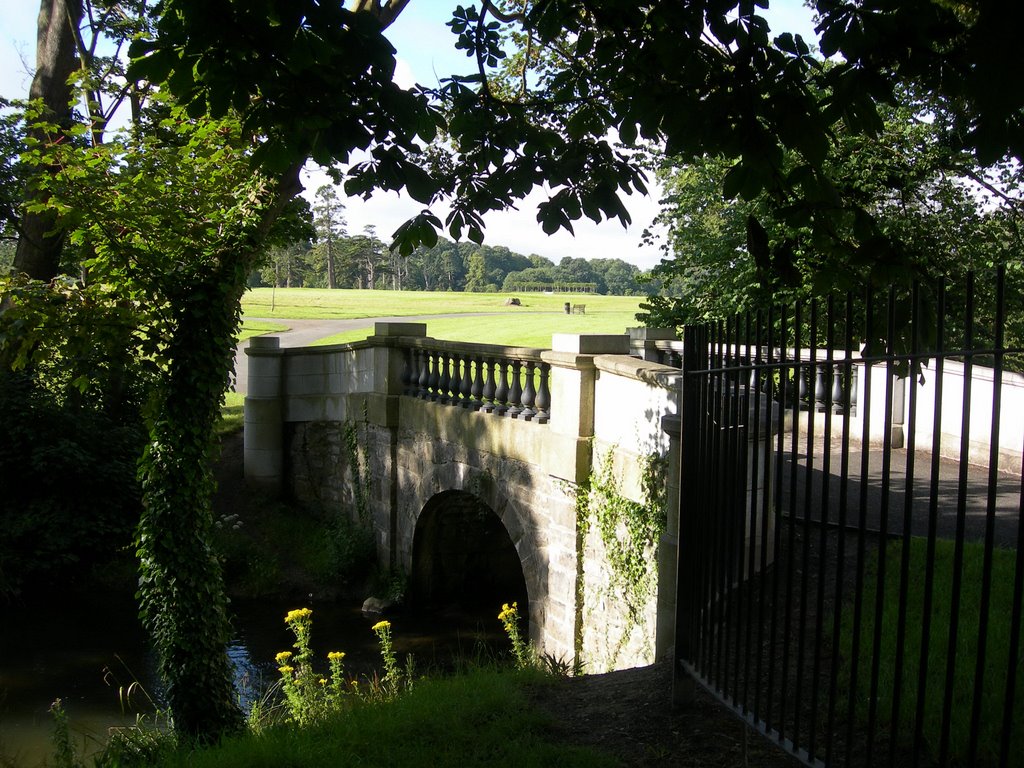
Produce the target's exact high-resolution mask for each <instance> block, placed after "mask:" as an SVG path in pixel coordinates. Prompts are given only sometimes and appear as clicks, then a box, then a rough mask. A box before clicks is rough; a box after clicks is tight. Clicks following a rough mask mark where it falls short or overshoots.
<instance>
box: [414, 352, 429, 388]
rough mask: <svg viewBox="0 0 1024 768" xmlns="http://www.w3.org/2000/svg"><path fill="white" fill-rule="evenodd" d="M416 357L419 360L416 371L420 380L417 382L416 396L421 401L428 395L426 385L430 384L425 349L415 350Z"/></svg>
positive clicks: (427, 357)
mask: <svg viewBox="0 0 1024 768" xmlns="http://www.w3.org/2000/svg"><path fill="white" fill-rule="evenodd" d="M416 356H417V357H419V358H420V366H419V369H418V370H419V372H420V378H419V381H418V382H417V385H418V386H417V390H416V396H417V397H419V398H420V399H421V400H424V399H426V398H427V395H428V394H429V390H428V389H427V384H428V383H429V382H430V355H429V354H428V353H427V350H426V349H417V350H416Z"/></svg>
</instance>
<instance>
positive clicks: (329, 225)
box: [313, 184, 345, 289]
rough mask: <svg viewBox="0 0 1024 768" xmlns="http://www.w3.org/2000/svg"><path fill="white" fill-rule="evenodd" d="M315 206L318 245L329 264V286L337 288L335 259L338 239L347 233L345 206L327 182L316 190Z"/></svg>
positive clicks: (314, 218)
mask: <svg viewBox="0 0 1024 768" xmlns="http://www.w3.org/2000/svg"><path fill="white" fill-rule="evenodd" d="M316 200H317V202H316V205H314V206H313V226H314V227H316V236H317V240H318V245H319V247H320V249H321V250H322V252H323V255H324V259H325V262H326V264H327V287H328V288H331V289H333V288H337V287H338V285H337V278H336V274H335V273H336V269H335V259H336V258H337V248H338V245H337V243H338V239H339V238H341V237H344V235H345V217H344V215H343V212H344V210H345V206H343V205H342V204H341V202H340V201H339V200H338V193H337V192H336V191H335V189H334V187H332V186H330V185H328V184H325V185H323V186H322V187H320V188H319V189H317V191H316Z"/></svg>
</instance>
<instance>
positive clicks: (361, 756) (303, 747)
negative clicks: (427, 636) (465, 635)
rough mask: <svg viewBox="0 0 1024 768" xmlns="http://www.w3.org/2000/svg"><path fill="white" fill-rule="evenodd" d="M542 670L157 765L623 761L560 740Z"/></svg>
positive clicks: (470, 680) (467, 682) (435, 692)
mask: <svg viewBox="0 0 1024 768" xmlns="http://www.w3.org/2000/svg"><path fill="white" fill-rule="evenodd" d="M531 684H543V682H542V681H541V680H540V678H539V677H538V675H537V673H535V672H512V671H502V670H498V669H493V668H485V669H476V670H473V671H471V672H468V673H465V674H460V675H457V676H455V677H451V678H438V679H429V680H424V681H422V682H418V683H417V686H416V687H415V688H414V689H413V690H412V691H411V692H409V693H408V694H406V695H404V696H402V697H400V698H398V699H396V700H394V701H390V702H377V701H361V702H358V703H356V704H355V705H354V706H353V708H352V709H350V710H348V711H346V712H343V713H341V714H339V715H338V716H336V717H332V718H329V719H326V720H324V721H321V722H318V723H316V724H314V725H311V726H308V727H304V728H296V727H294V726H292V727H277V728H271V729H268V730H267V731H264V732H263V733H261V734H260V735H258V736H252V735H246V736H238V737H234V738H229V739H226V740H224V741H223V742H222V743H220V744H218V745H216V746H212V747H209V748H206V749H200V750H180V751H176V752H174V753H173V754H170V755H165V756H164V757H163V759H162V760H161V761H160V762H159V763H157V765H159V766H165V767H167V768H185V766H188V767H189V768H206V767H207V766H209V768H261V767H262V766H266V768H271V767H273V768H278V767H279V766H290V767H291V768H320V767H321V766H323V767H324V768H327V767H328V766H330V768H345V766H364V765H380V766H389V768H422V767H423V766H432V767H434V768H445V767H446V766H452V767H453V768H470V767H471V766H493V765H515V766H523V768H534V767H536V768H548V766H564V768H575V767H576V766H579V767H580V768H583V766H593V767H595V768H601V767H602V766H612V765H615V763H614V761H612V760H610V759H609V758H607V757H605V756H602V755H599V754H598V753H595V752H593V751H590V750H585V749H582V748H579V747H572V746H566V745H563V744H557V743H555V742H553V741H552V740H551V739H550V738H549V737H548V735H547V732H548V729H549V721H548V718H547V717H546V716H545V715H544V714H542V713H541V712H539V711H538V709H537V708H536V707H535V706H533V705H532V704H531V702H530V700H529V697H528V695H527V693H526V686H528V685H531Z"/></svg>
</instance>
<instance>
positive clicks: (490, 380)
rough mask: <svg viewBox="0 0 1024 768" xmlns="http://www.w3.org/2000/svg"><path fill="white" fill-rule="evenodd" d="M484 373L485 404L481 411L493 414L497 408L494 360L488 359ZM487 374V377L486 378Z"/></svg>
mask: <svg viewBox="0 0 1024 768" xmlns="http://www.w3.org/2000/svg"><path fill="white" fill-rule="evenodd" d="M483 366H484V367H483V373H481V378H483V379H484V391H483V402H482V403H481V404H480V410H482V411H483V412H484V413H493V411H494V409H495V408H496V407H497V403H495V398H496V397H497V396H496V394H495V389H496V386H495V383H494V358H493V357H488V358H487V359H486V360H484V363H483ZM484 374H486V376H484Z"/></svg>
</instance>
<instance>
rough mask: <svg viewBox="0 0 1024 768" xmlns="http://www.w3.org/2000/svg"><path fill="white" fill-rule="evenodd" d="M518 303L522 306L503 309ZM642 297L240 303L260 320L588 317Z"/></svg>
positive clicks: (306, 293) (328, 297)
mask: <svg viewBox="0 0 1024 768" xmlns="http://www.w3.org/2000/svg"><path fill="white" fill-rule="evenodd" d="M513 296H514V297H516V298H518V299H519V300H520V302H521V303H522V306H519V307H515V306H506V305H505V299H507V298H510V297H513ZM643 300H644V299H643V298H642V297H640V296H599V295H596V294H578V293H577V294H570V293H556V294H545V293H514V294H513V293H449V292H437V291H357V290H351V289H338V290H333V291H331V290H327V289H317V288H277V289H276V290H275V289H273V288H253V289H252V290H250V291H248V292H247V293H246V294H245V295H244V296H243V297H242V311H243V313H244V314H245V315H246V316H248V317H251V318H253V317H258V318H289V319H303V318H341V319H345V318H348V319H352V318H360V317H388V316H396V317H408V316H412V315H440V314H452V313H454V314H467V313H475V312H501V313H507V314H511V315H514V314H516V313H519V314H523V313H524V311H526V312H552V313H554V312H558V313H563V312H564V309H563V308H564V305H565V303H566V302H569V303H570V304H584V305H586V313H587V315H593V314H602V313H604V312H628V313H636V312H637V311H638V309H639V305H640V302H641V301H643Z"/></svg>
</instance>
